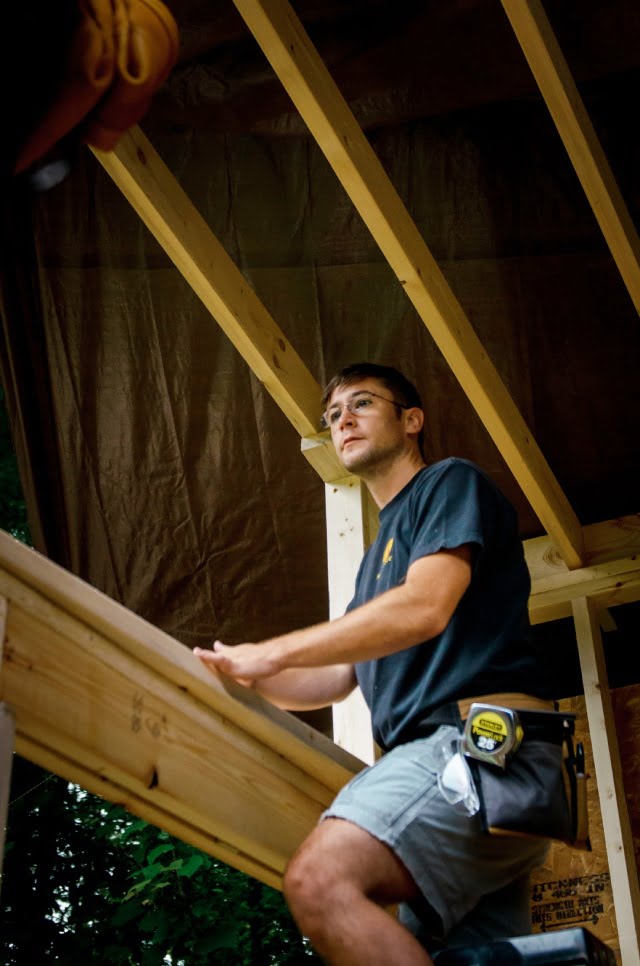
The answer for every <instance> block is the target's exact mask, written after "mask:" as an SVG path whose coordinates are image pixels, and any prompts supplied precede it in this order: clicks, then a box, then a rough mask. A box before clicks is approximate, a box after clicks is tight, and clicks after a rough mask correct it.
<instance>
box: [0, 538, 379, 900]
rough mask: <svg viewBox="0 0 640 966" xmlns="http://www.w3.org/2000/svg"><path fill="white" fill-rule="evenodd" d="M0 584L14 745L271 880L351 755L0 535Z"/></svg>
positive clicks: (348, 770)
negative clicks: (5, 607)
mask: <svg viewBox="0 0 640 966" xmlns="http://www.w3.org/2000/svg"><path fill="white" fill-rule="evenodd" d="M0 595H2V596H3V597H5V598H6V599H7V600H8V601H9V607H8V617H7V634H6V644H5V648H4V652H3V655H2V664H1V665H0V701H4V702H6V703H7V704H8V705H9V706H10V707H11V709H12V712H13V713H14V715H15V721H16V748H17V750H18V751H19V752H20V753H21V754H25V755H27V756H28V757H30V758H31V759H32V760H34V761H36V762H37V763H38V764H41V765H43V766H44V767H48V768H51V769H53V770H54V771H56V772H57V773H58V774H61V775H63V777H65V778H68V779H69V780H70V781H75V780H80V779H81V780H82V784H83V785H84V786H85V787H87V788H88V789H89V790H91V791H94V792H96V793H98V794H100V795H102V796H103V797H105V798H108V799H109V800H111V801H116V802H120V803H122V804H123V805H124V806H125V807H128V808H131V810H132V811H134V813H135V814H138V815H141V816H142V817H144V818H148V819H149V820H150V821H153V822H156V823H157V824H160V825H161V826H162V827H164V828H166V829H167V830H168V831H171V832H173V833H174V834H178V835H180V836H181V837H182V838H184V839H185V841H190V842H193V843H194V844H197V845H198V846H199V847H200V848H205V849H206V851H208V852H209V853H210V854H212V855H215V856H217V857H218V858H221V859H222V860H223V861H225V862H228V863H230V864H232V865H235V866H236V867H238V868H241V869H243V870H244V871H248V872H250V874H252V875H255V876H256V877H258V878H260V879H261V880H262V881H265V882H269V883H270V884H272V885H277V884H279V882H280V877H281V875H282V872H283V869H284V866H285V864H286V862H287V859H288V858H289V856H290V855H291V853H292V851H293V850H294V849H295V848H296V847H297V845H298V844H300V842H301V841H302V840H303V839H304V838H305V837H306V835H307V834H308V833H309V832H310V831H311V829H312V828H313V826H314V825H315V823H316V821H317V819H318V817H319V815H320V813H321V812H322V810H323V809H324V808H325V807H326V806H327V805H328V804H329V803H330V802H331V800H332V799H333V797H334V795H335V793H336V791H338V789H339V788H340V787H342V785H343V784H344V783H345V781H347V780H348V779H349V778H350V777H352V776H353V774H355V773H356V772H357V771H358V770H359V769H360V768H361V767H362V762H360V761H358V760H357V759H355V758H353V757H352V756H351V755H348V754H347V753H346V752H345V751H343V750H342V749H340V748H338V747H337V746H335V745H334V744H333V743H332V742H330V741H329V740H328V739H327V738H325V737H324V736H323V735H321V734H319V733H318V732H315V731H313V729H311V728H309V727H308V726H306V725H303V724H302V723H301V722H299V721H298V720H297V719H295V718H293V716H291V715H287V714H286V713H285V712H281V711H278V709H276V708H274V707H273V706H271V705H269V704H268V702H265V701H263V699H261V698H260V697H259V695H256V694H255V693H253V692H250V691H247V690H246V689H243V688H239V687H237V686H236V685H234V684H233V682H230V681H226V682H225V681H223V680H222V679H218V678H216V677H214V676H213V675H209V674H208V673H207V672H206V671H205V669H204V668H201V667H199V664H200V662H199V661H198V660H197V659H196V658H195V657H194V655H193V654H192V653H191V652H190V651H189V650H188V649H187V648H185V647H184V646H183V645H181V644H179V643H178V642H177V641H174V640H173V639H172V638H170V637H168V635H165V634H162V632H160V631H158V630H157V628H154V627H152V626H151V625H149V624H147V623H146V621H143V620H141V619H140V618H138V617H136V616H135V615H134V614H132V613H130V612H129V611H127V610H126V609H125V608H123V607H121V606H120V605H118V604H116V603H114V602H113V601H110V600H109V599H108V598H106V597H104V595H102V594H99V593H98V592H97V591H95V590H94V589H93V588H91V587H89V586H88V585H87V584H85V583H83V582H82V581H80V580H77V579H76V578H74V577H72V575H70V574H68V573H66V572H65V571H64V570H62V568H60V567H56V566H55V565H54V564H52V563H50V562H49V561H47V560H45V559H44V558H43V557H41V556H40V555H39V554H36V553H35V552H34V551H31V550H28V549H27V548H26V547H23V546H22V545H20V544H18V543H17V541H14V540H12V538H10V537H8V535H6V534H1V533H0ZM203 675H204V676H203ZM208 679H210V680H208ZM230 685H231V686H230ZM256 699H257V700H256Z"/></svg>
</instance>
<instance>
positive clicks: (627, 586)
mask: <svg viewBox="0 0 640 966" xmlns="http://www.w3.org/2000/svg"><path fill="white" fill-rule="evenodd" d="M580 597H588V598H589V599H590V600H592V601H594V602H595V603H597V605H598V607H615V606H616V605H617V604H629V603H631V602H633V601H636V600H640V557H638V556H637V555H636V554H633V555H632V556H630V557H622V558H620V559H619V560H610V561H608V562H607V563H602V564H595V565H593V566H592V567H582V568H580V570H572V571H566V572H564V573H559V574H556V575H555V576H552V577H540V578H538V579H537V580H534V581H533V583H532V587H531V596H530V597H529V617H530V619H531V623H532V624H541V623H544V622H545V621H553V620H559V619H560V618H561V617H569V616H570V615H571V612H572V611H571V602H572V601H574V600H577V599H578V598H580Z"/></svg>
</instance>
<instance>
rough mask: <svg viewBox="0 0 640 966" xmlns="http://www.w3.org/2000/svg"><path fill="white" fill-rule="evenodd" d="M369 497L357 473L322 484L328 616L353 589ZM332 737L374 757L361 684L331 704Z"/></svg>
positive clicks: (338, 611) (365, 537)
mask: <svg viewBox="0 0 640 966" xmlns="http://www.w3.org/2000/svg"><path fill="white" fill-rule="evenodd" d="M370 499H371V497H370V496H369V491H368V490H367V488H366V486H365V485H364V483H363V482H362V481H361V480H359V479H358V477H356V476H347V477H344V478H343V479H341V480H335V481H334V482H333V483H328V484H326V485H325V506H326V521H327V567H328V574H329V616H330V618H331V619H332V620H333V619H334V618H336V617H340V616H341V615H342V614H344V612H345V611H346V609H347V605H348V604H349V602H350V600H351V598H352V597H353V593H354V590H355V583H356V575H357V573H358V567H359V566H360V561H361V560H362V556H363V554H364V552H365V550H366V548H367V547H368V545H369V543H370V542H371V535H370V533H369V522H370V518H369V513H368V504H369V500H370ZM333 737H334V740H335V741H336V742H337V744H339V745H340V746H341V747H342V748H346V749H347V750H348V751H351V752H352V753H353V754H355V755H357V757H358V758H361V759H362V760H363V761H366V762H367V763H368V764H373V762H374V760H375V746H374V741H373V733H372V729H371V715H370V713H369V709H368V708H367V706H366V703H365V701H364V698H363V696H362V692H361V690H360V688H356V689H355V690H354V691H352V692H351V694H350V695H348V697H347V698H345V699H344V701H339V702H337V703H336V704H334V705H333Z"/></svg>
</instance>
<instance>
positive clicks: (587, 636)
mask: <svg viewBox="0 0 640 966" xmlns="http://www.w3.org/2000/svg"><path fill="white" fill-rule="evenodd" d="M572 607H573V616H574V620H575V625H576V638H577V641H578V652H579V655H580V667H581V670H582V680H583V682H584V696H585V703H586V708H587V717H588V720H589V732H590V735H591V747H592V750H593V760H594V765H595V770H596V780H597V783H598V796H599V798H600V808H601V811H602V825H603V829H604V837H605V842H606V845H607V856H608V860H609V873H610V875H611V889H612V892H613V901H614V905H615V911H616V922H617V926H618V938H619V941H620V952H621V955H622V962H623V963H637V962H640V942H639V933H640V889H639V887H638V874H637V870H636V860H635V852H634V846H633V834H632V830H631V823H630V821H629V813H628V810H627V804H626V798H625V789H624V783H623V780H622V766H621V763H620V752H619V749H618V740H617V737H616V725H615V720H614V717H613V708H612V705H611V695H610V693H609V685H608V680H607V671H606V664H605V660H604V652H603V648H602V638H601V636H600V630H599V628H598V620H597V614H596V608H595V606H594V604H593V602H592V601H589V600H587V599H586V598H579V599H577V600H574V601H573V602H572Z"/></svg>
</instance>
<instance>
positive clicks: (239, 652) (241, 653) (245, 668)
mask: <svg viewBox="0 0 640 966" xmlns="http://www.w3.org/2000/svg"><path fill="white" fill-rule="evenodd" d="M193 653H194V654H195V655H196V657H199V658H200V660H201V661H202V663H203V664H204V665H205V667H207V668H208V669H209V670H211V671H222V673H223V674H228V675H229V677H232V678H234V679H235V680H236V681H237V682H238V684H242V685H244V687H245V688H252V687H253V686H254V684H255V682H256V681H257V680H258V679H260V678H270V677H272V675H274V674H277V673H278V672H279V671H280V670H281V668H280V667H279V666H278V664H277V663H276V659H275V653H274V648H273V647H271V646H270V644H268V643H266V644H236V645H235V646H234V647H228V646H227V645H226V644H223V643H222V641H215V642H214V644H213V650H212V651H205V650H203V649H202V648H200V647H194V649H193Z"/></svg>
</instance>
